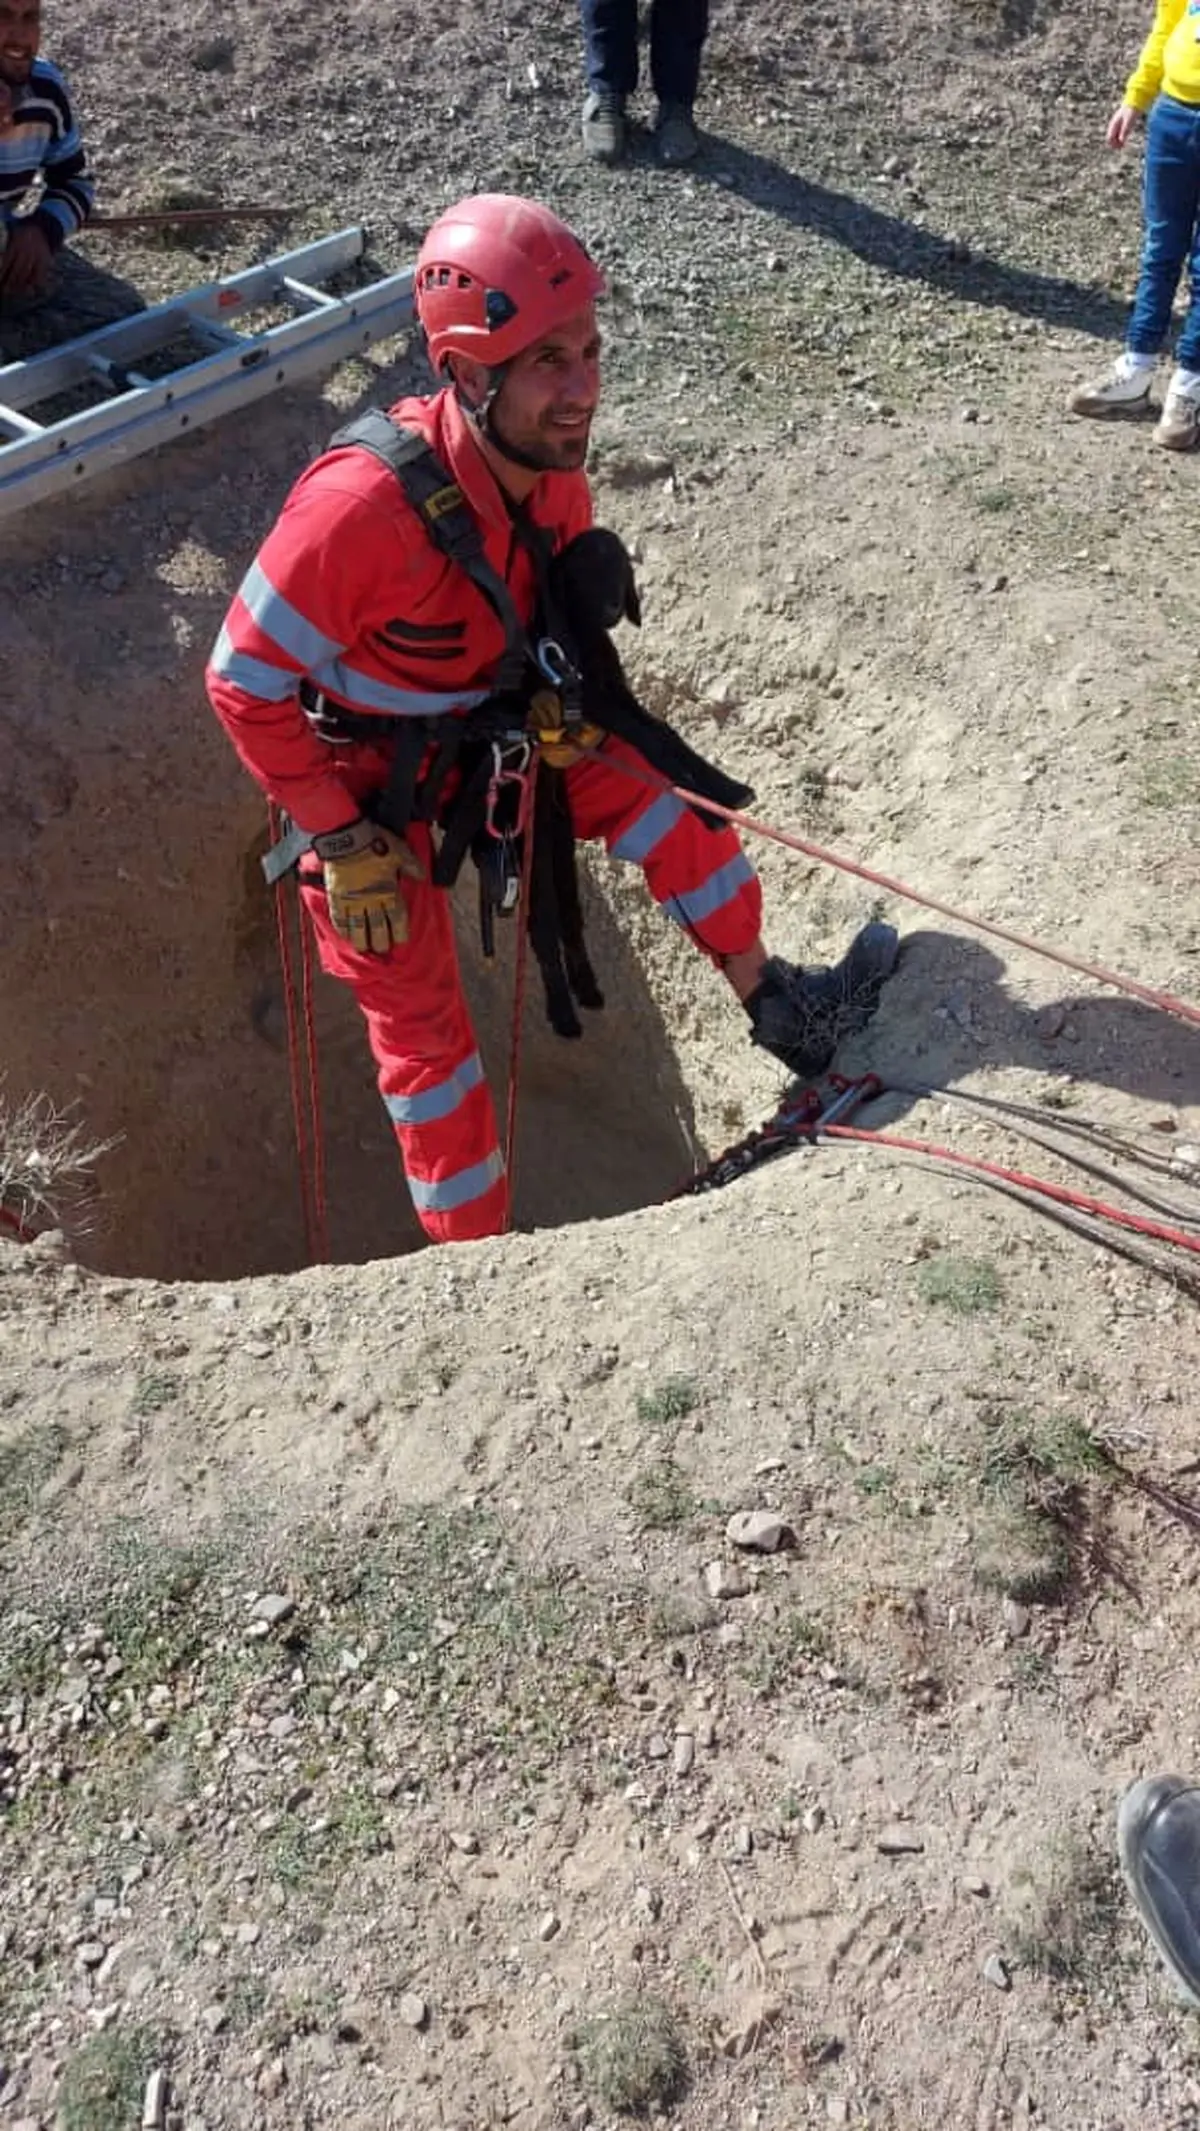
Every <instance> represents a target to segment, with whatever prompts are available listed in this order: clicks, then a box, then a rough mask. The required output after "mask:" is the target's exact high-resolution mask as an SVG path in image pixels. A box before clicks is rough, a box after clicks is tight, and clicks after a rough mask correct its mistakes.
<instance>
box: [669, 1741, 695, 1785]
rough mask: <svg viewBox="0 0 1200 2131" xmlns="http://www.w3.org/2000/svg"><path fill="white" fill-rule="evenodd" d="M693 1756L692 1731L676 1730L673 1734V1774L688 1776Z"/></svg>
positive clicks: (693, 1742)
mask: <svg viewBox="0 0 1200 2131" xmlns="http://www.w3.org/2000/svg"><path fill="white" fill-rule="evenodd" d="M695 1758H696V1740H695V1735H694V1733H692V1732H690V1731H677V1732H676V1734H675V1753H674V1767H675V1774H676V1775H677V1776H690V1774H691V1772H692V1763H693V1762H694V1760H695Z"/></svg>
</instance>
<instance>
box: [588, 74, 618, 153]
mask: <svg viewBox="0 0 1200 2131" xmlns="http://www.w3.org/2000/svg"><path fill="white" fill-rule="evenodd" d="M583 152H584V154H585V155H588V156H590V157H591V159H592V161H593V162H594V163H619V162H620V160H621V157H622V156H623V155H624V153H625V99H624V97H623V96H617V95H616V94H615V93H614V92H613V91H612V90H611V89H593V90H591V92H590V93H589V95H588V96H587V98H586V99H585V102H584V106H583Z"/></svg>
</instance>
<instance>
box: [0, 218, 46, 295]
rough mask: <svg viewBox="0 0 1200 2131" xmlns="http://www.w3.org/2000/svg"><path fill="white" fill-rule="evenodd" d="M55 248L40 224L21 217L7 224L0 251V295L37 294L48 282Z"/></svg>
mask: <svg viewBox="0 0 1200 2131" xmlns="http://www.w3.org/2000/svg"><path fill="white" fill-rule="evenodd" d="M53 265H54V252H53V249H52V247H51V244H50V239H49V237H48V236H47V235H46V232H45V230H44V229H43V228H42V226H41V224H40V223H38V222H35V221H34V220H33V219H32V217H23V218H20V219H18V220H17V221H16V222H10V223H9V225H8V241H7V243H6V244H5V246H4V249H3V251H0V295H2V296H40V295H41V293H42V290H43V289H45V288H48V287H49V285H50V273H51V269H52V267H53Z"/></svg>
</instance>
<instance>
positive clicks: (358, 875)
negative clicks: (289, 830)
mask: <svg viewBox="0 0 1200 2131" xmlns="http://www.w3.org/2000/svg"><path fill="white" fill-rule="evenodd" d="M313 850H314V851H315V852H316V854H317V857H318V858H319V859H320V861H321V864H322V866H323V868H324V872H325V893H326V895H327V897H328V898H329V917H330V922H331V923H332V925H333V928H334V931H335V932H339V933H340V934H341V936H342V938H343V939H344V940H349V942H350V945H351V947H353V948H355V949H356V950H357V952H358V953H359V954H373V955H385V954H390V953H391V950H392V948H393V947H399V946H401V945H402V944H403V942H404V941H405V940H406V939H407V938H408V912H407V911H406V910H405V907H404V897H403V895H402V893H401V890H400V875H401V874H402V873H403V874H404V875H406V877H407V878H408V879H409V880H413V881H420V880H424V878H425V868H424V867H423V865H422V864H421V861H420V859H419V858H418V857H417V855H416V853H415V851H411V850H410V849H409V847H408V845H407V844H406V843H405V841H404V838H403V837H402V836H394V835H393V834H392V831H391V830H390V829H385V828H383V827H381V826H380V824H379V823H378V822H376V821H367V820H366V819H365V817H364V818H363V819H361V820H359V821H352V822H351V823H350V825H349V827H348V828H345V829H334V830H332V831H331V832H330V833H329V834H328V835H325V836H314V838H313Z"/></svg>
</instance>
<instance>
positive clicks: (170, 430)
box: [0, 270, 413, 518]
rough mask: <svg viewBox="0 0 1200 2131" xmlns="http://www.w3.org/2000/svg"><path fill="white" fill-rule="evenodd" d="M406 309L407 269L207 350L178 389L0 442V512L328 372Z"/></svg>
mask: <svg viewBox="0 0 1200 2131" xmlns="http://www.w3.org/2000/svg"><path fill="white" fill-rule="evenodd" d="M412 315H413V307H412V273H411V270H406V271H405V272H404V273H402V274H396V275H391V276H389V277H387V278H386V279H385V280H383V281H379V282H375V283H373V284H371V286H370V287H368V288H366V289H360V290H356V291H355V295H354V298H353V300H352V301H348V302H345V303H343V304H342V305H341V306H340V315H339V317H338V318H337V319H336V320H331V319H330V318H329V316H328V314H327V313H325V312H322V313H319V314H316V315H315V316H312V317H310V316H306V317H304V318H298V319H292V320H289V321H288V322H287V323H286V324H285V325H282V326H278V327H274V328H272V329H270V332H269V333H267V334H264V335H263V336H261V339H260V340H259V341H258V342H257V343H251V344H250V347H251V350H252V357H251V359H249V360H248V359H247V356H246V354H237V353H235V351H232V350H231V351H229V352H228V353H226V354H224V355H219V356H213V357H211V358H209V359H208V360H207V361H206V362H204V363H200V364H194V365H192V366H191V367H190V368H189V370H188V371H186V372H183V373H177V375H182V376H183V377H184V378H185V379H186V380H187V384H186V387H184V388H179V387H176V388H175V389H172V387H171V381H170V380H160V381H159V382H158V383H156V384H154V385H151V386H149V387H147V388H146V389H145V390H143V391H140V392H132V393H126V394H123V395H122V396H121V397H120V398H119V399H116V400H109V401H107V402H105V404H104V405H103V406H101V407H97V408H89V409H86V410H85V411H84V413H82V414H80V415H74V416H71V417H69V418H68V420H67V421H66V422H63V423H59V424H56V425H55V426H54V427H53V428H51V429H47V430H45V431H43V432H42V433H41V434H40V435H39V436H36V437H28V438H21V439H19V440H18V441H17V442H16V443H14V444H8V445H3V446H0V518H4V517H7V516H9V515H11V514H12V513H13V512H14V511H19V510H21V509H22V508H25V507H26V506H28V505H29V504H32V503H35V502H41V501H42V500H44V498H46V497H47V496H51V495H56V494H61V493H62V492H63V491H64V490H67V489H71V488H77V487H78V485H79V483H80V482H81V481H82V480H84V479H86V478H88V476H90V475H91V474H94V473H98V472H101V471H103V470H104V469H105V468H107V467H113V466H118V465H122V464H124V463H126V462H127V461H128V460H130V459H133V458H136V457H137V456H138V455H139V454H140V453H141V452H143V451H147V450H150V449H152V448H153V447H154V446H155V445H158V444H163V443H166V442H169V441H170V440H171V439H172V438H173V437H176V436H179V435H181V434H184V433H186V432H187V431H188V430H190V429H193V428H196V429H198V428H201V427H203V426H205V425H206V424H207V423H210V422H212V421H214V420H216V419H217V418H219V417H220V416H221V415H222V414H225V413H228V412H231V411H232V410H233V409H234V408H236V407H242V406H246V405H249V404H251V403H252V402H253V401H255V400H258V399H262V398H264V397H266V396H267V395H268V394H269V393H271V392H274V391H276V390H277V389H278V388H279V387H280V386H282V385H286V384H291V383H293V382H295V381H296V380H297V379H299V378H301V377H304V376H308V375H311V373H312V372H313V371H317V370H323V369H324V370H328V369H332V368H333V367H334V366H335V365H336V364H337V363H339V362H342V361H344V360H345V359H346V358H347V357H348V356H350V355H353V354H358V353H361V352H362V351H363V350H364V349H365V348H368V347H369V346H370V345H371V343H372V342H373V341H375V340H379V339H382V338H385V337H387V336H389V335H391V334H393V333H396V332H399V331H401V330H402V329H403V327H404V326H405V325H407V324H408V323H410V321H411V318H412ZM314 327H318V328H319V330H314ZM218 372H219V374H218Z"/></svg>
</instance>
